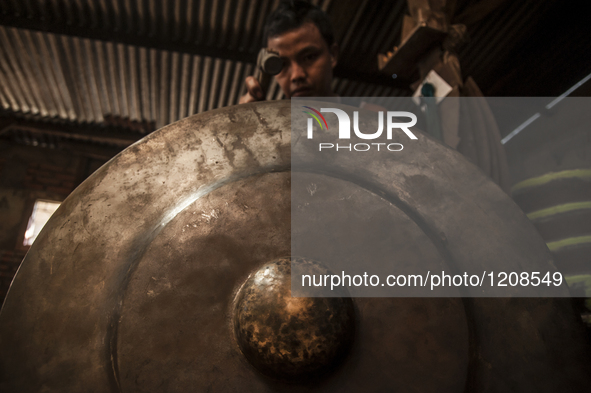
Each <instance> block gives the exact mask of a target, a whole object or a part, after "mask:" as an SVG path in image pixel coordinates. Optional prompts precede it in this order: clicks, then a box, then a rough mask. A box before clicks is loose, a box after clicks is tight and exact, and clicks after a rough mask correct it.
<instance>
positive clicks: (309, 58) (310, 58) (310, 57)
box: [304, 53, 318, 61]
mask: <svg viewBox="0 0 591 393" xmlns="http://www.w3.org/2000/svg"><path fill="white" fill-rule="evenodd" d="M317 58H318V53H310V54H308V55H306V56H304V60H305V61H314V60H316V59H317Z"/></svg>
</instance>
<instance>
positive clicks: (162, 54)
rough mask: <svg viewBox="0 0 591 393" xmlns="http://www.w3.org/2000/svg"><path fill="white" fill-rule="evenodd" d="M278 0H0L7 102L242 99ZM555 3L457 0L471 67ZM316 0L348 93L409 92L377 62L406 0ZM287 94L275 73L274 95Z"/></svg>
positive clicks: (78, 104) (48, 115) (190, 105)
mask: <svg viewBox="0 0 591 393" xmlns="http://www.w3.org/2000/svg"><path fill="white" fill-rule="evenodd" d="M278 2H279V0H252V1H246V0H170V1H157V0H94V1H91V0H88V1H84V0H75V1H72V0H26V1H22V0H0V105H1V106H2V108H3V109H4V111H5V113H9V114H11V115H13V116H21V115H22V116H24V115H27V117H33V118H36V119H53V120H55V119H59V120H63V121H66V122H68V123H74V124H103V125H114V124H115V125H123V126H125V124H126V123H129V122H139V123H142V124H154V125H155V126H156V127H157V128H159V127H162V126H163V125H166V124H168V123H171V122H173V121H176V120H178V119H182V118H184V117H186V116H189V115H191V114H194V113H199V112H203V111H206V110H210V109H214V108H219V107H223V106H227V105H234V104H236V103H237V102H238V99H239V97H240V96H241V95H242V94H243V93H244V86H243V81H244V78H245V77H246V76H248V75H251V74H252V73H253V68H254V61H255V59H256V53H257V51H258V49H259V47H260V44H261V37H262V27H263V22H264V19H265V18H266V16H267V15H268V14H269V13H270V12H271V11H272V10H273V9H274V8H275V7H276V6H277V3H278ZM553 2H554V1H550V2H540V1H537V0H524V1H521V2H511V1H505V0H497V1H496V4H495V5H496V9H495V7H491V9H492V11H488V12H487V13H484V14H482V15H480V16H479V17H478V18H477V19H474V17H472V19H470V16H473V13H472V14H471V13H470V7H471V6H474V5H478V4H480V3H482V1H480V2H475V1H469V0H458V1H457V2H456V14H457V15H459V21H460V22H461V21H462V18H463V19H464V20H466V21H468V22H470V24H468V28H469V33H470V36H471V38H472V40H471V42H470V43H468V44H467V45H465V46H464V47H463V48H462V49H461V50H460V53H459V54H460V59H461V64H462V67H463V70H464V71H465V73H464V74H465V75H466V76H467V75H473V76H474V77H475V79H476V80H477V82H479V79H480V80H484V81H485V82H487V81H488V79H487V78H493V77H494V75H489V74H490V70H492V69H494V66H495V64H497V65H498V64H500V63H502V62H503V61H506V59H505V58H504V57H503V54H504V52H505V51H507V50H508V48H512V47H515V45H517V44H518V43H519V42H520V40H523V37H524V34H526V33H524V31H525V30H527V28H528V27H529V26H531V25H532V24H535V22H536V21H537V20H538V19H539V18H540V15H542V14H543V13H544V10H546V9H547V5H548V4H549V3H553ZM313 3H315V4H317V5H319V6H321V7H322V8H323V9H324V10H326V11H327V12H328V14H329V16H330V17H331V19H332V21H333V22H334V26H335V34H336V38H337V41H338V42H339V44H340V47H341V58H340V61H339V66H338V68H337V70H336V71H335V75H336V77H335V80H334V81H333V87H334V89H335V91H336V92H337V93H338V94H340V95H342V96H372V95H373V96H401V95H408V94H409V93H410V91H409V90H408V89H407V87H406V86H407V85H408V82H409V81H397V80H392V79H391V78H388V77H387V76H385V75H380V74H379V73H378V72H377V61H376V58H377V54H378V53H384V52H386V51H388V50H391V49H392V47H393V46H394V45H396V44H398V42H399V40H400V29H401V24H402V18H403V15H404V14H405V13H407V12H408V11H407V5H406V1H395V2H392V1H387V0H373V1H370V0H339V1H338V2H336V1H331V0H315V1H313ZM481 8H482V7H481ZM479 12H481V13H482V10H479ZM466 15H468V17H466ZM456 19H458V18H456ZM456 21H457V20H456ZM452 22H454V20H453V19H452ZM281 96H282V93H281V91H280V89H279V88H278V86H277V85H276V84H275V83H274V82H273V84H272V85H271V88H270V89H269V94H268V98H269V99H279V98H281ZM138 130H140V131H142V130H145V127H144V128H142V127H139V128H138Z"/></svg>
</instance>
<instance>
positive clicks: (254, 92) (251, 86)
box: [238, 76, 265, 104]
mask: <svg viewBox="0 0 591 393" xmlns="http://www.w3.org/2000/svg"><path fill="white" fill-rule="evenodd" d="M244 83H245V84H246V91H247V92H246V94H245V95H243V96H242V97H240V101H238V103H239V104H246V103H247V102H255V101H263V100H264V99H265V95H264V94H263V89H262V88H261V85H260V83H259V81H258V80H257V79H256V78H255V77H253V76H249V77H247V78H246V79H245V80H244Z"/></svg>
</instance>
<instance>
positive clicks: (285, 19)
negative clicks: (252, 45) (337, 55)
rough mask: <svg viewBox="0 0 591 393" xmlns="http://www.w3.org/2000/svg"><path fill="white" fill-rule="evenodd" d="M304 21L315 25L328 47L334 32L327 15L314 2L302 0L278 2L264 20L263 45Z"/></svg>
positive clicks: (331, 42)
mask: <svg viewBox="0 0 591 393" xmlns="http://www.w3.org/2000/svg"><path fill="white" fill-rule="evenodd" d="M305 23H313V24H314V25H316V27H317V28H318V30H319V31H320V34H321V35H322V38H324V41H326V44H327V45H328V47H329V48H330V46H331V45H332V44H333V42H334V34H333V32H332V26H331V24H330V21H329V20H328V16H327V15H326V13H325V12H324V11H322V10H321V9H320V8H318V7H316V6H315V5H314V4H310V3H309V2H307V1H303V0H287V1H285V0H283V1H281V2H280V3H279V6H278V7H277V9H276V10H275V11H273V12H272V13H271V14H270V15H269V17H268V18H267V21H266V22H265V32H264V34H263V45H264V46H267V40H268V39H269V38H271V37H276V36H278V35H281V34H283V33H287V32H288V31H290V30H293V29H297V28H298V27H300V26H302V25H303V24H305Z"/></svg>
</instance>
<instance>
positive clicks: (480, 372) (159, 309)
mask: <svg viewBox="0 0 591 393" xmlns="http://www.w3.org/2000/svg"><path fill="white" fill-rule="evenodd" d="M290 120H291V116H290V104H289V102H271V103H257V104H248V105H240V106H235V107H229V108H224V109H219V110H215V111H211V112H207V113H204V114H201V115H196V116H192V117H190V118H187V119H185V120H182V121H179V122H177V123H174V124H172V125H169V126H167V127H165V128H163V129H161V130H159V131H157V132H155V133H153V134H152V135H150V136H148V137H147V138H144V139H143V140H141V141H140V142H138V143H136V144H134V145H133V146H131V147H129V148H128V149H127V150H125V151H124V152H122V153H121V154H119V155H118V156H116V157H115V158H113V159H112V160H111V161H109V162H108V163H107V164H106V165H105V166H103V167H102V168H101V169H99V170H98V171H97V172H96V173H94V174H93V175H92V176H91V177H90V178H89V179H88V180H86V181H85V182H84V183H83V184H82V185H81V186H80V187H78V188H77V189H76V190H75V191H74V192H73V193H72V194H71V195H70V196H69V197H68V198H67V200H66V201H65V202H64V203H63V204H62V206H61V207H60V208H59V209H58V211H57V212H56V213H55V214H54V216H53V217H52V218H51V220H50V221H49V223H48V224H47V225H46V226H45V228H44V229H43V231H42V232H41V234H40V235H39V237H38V239H37V241H36V242H35V244H34V245H33V246H32V247H31V249H30V251H29V253H28V254H27V256H26V258H25V260H24V262H23V264H22V266H21V268H20V270H19V272H18V274H17V276H16V278H15V280H14V282H13V283H12V287H11V289H10V291H9V294H8V296H7V299H6V302H5V303H4V306H3V309H2V313H1V315H0V340H1V341H0V355H1V356H0V372H1V375H0V381H1V382H0V391H2V392H52V391H55V392H190V391H195V392H205V391H211V392H264V391H267V392H271V391H326V392H344V391H345V392H347V391H350V392H358V391H368V392H386V391H388V392H463V391H467V392H499V391H507V392H509V391H511V392H557V391H569V392H583V391H588V388H589V385H590V382H591V369H590V367H589V354H590V351H589V346H588V343H587V341H586V338H585V337H584V331H583V328H582V326H581V325H580V324H579V323H578V322H577V319H576V315H575V314H574V312H573V310H572V308H571V306H570V303H569V299H548V298H538V299H516V298H513V299H512V298H495V299H476V298H460V297H459V293H458V297H449V298H438V299H437V298H433V299H424V298H354V299H348V298H334V299H323V298H316V299H305V298H304V299H302V298H291V297H290V296H289V256H290V195H291V194H290V192H291V190H290V177H291V176H290V152H291V150H290V127H291V122H290ZM414 149H416V151H417V152H420V153H421V154H414V155H412V159H410V158H408V157H409V156H408V155H399V156H393V157H395V158H393V160H398V162H396V163H393V164H397V165H399V167H398V168H407V169H408V168H414V169H412V170H410V172H409V171H402V170H398V171H396V170H392V171H388V172H379V173H377V172H376V173H374V175H375V177H374V178H373V183H372V184H373V185H374V188H373V189H371V190H368V189H365V188H364V186H363V185H362V184H361V185H360V184H353V183H348V182H347V181H346V177H342V176H341V178H339V179H334V178H331V176H330V174H318V173H310V174H309V176H310V178H311V179H312V178H313V179H315V181H316V182H317V183H320V182H322V181H325V182H336V183H338V182H340V183H339V184H340V185H338V187H341V188H342V189H348V190H353V189H355V190H358V192H356V194H355V195H358V198H357V197H355V198H357V199H355V198H352V199H349V200H345V201H343V203H344V205H338V206H337V205H334V208H335V209H337V208H338V209H341V208H342V209H343V211H346V207H347V206H348V205H347V204H348V203H365V202H364V201H373V202H371V204H372V206H378V205H379V206H382V208H383V210H381V211H384V212H386V213H385V214H384V215H382V217H387V220H386V219H385V220H386V221H388V220H391V221H392V222H395V223H396V225H392V227H393V229H392V230H393V231H396V233H394V235H395V236H393V237H392V238H393V242H399V243H398V246H399V250H401V251H400V252H405V253H407V256H408V258H419V257H420V258H426V259H429V258H431V259H430V260H432V261H433V263H437V264H443V265H445V263H447V262H446V261H447V260H448V259H449V258H452V259H454V258H456V259H457V260H458V261H459V260H461V259H462V258H467V257H468V256H470V257H476V258H478V257H479V256H482V257H483V258H485V257H486V258H490V257H491V253H493V256H494V253H495V252H498V253H499V254H498V255H508V254H514V255H516V256H517V257H516V258H517V259H516V260H518V261H520V262H519V263H520V266H518V268H522V267H524V266H536V265H540V264H541V265H542V266H544V268H548V267H549V266H550V264H549V261H550V257H549V253H548V250H547V248H546V247H545V245H544V243H543V241H542V240H541V239H540V238H539V236H538V235H537V234H536V232H535V230H534V229H533V227H532V225H531V224H530V223H529V222H528V221H527V219H526V217H525V215H524V214H523V213H522V212H521V211H520V210H519V209H518V208H517V207H516V206H515V205H514V204H513V202H512V201H511V200H510V198H509V197H507V196H506V195H505V194H503V192H502V191H501V190H500V189H499V188H498V187H497V186H495V185H494V184H493V183H492V182H491V181H489V180H487V179H486V177H485V176H484V175H483V174H482V173H481V172H480V171H479V170H478V169H477V168H476V167H474V166H472V165H471V164H469V163H468V162H467V161H466V160H465V159H464V158H463V157H462V156H460V155H459V154H458V153H456V152H455V151H452V150H450V149H448V148H446V147H444V146H443V145H441V144H439V143H437V142H435V141H433V140H431V139H429V138H428V137H426V136H425V135H423V134H420V135H419V140H418V141H417V143H416V144H415V145H414ZM364 170H365V171H370V170H373V169H371V166H368V167H367V168H364ZM409 173H410V174H411V175H412V176H410V175H409ZM336 183H335V184H336ZM376 184H377V185H378V186H375V185H376ZM379 184H382V185H383V187H384V189H386V188H391V189H394V191H392V192H394V193H398V194H397V195H398V197H399V198H400V200H404V201H405V203H407V204H410V205H412V204H416V205H417V206H416V209H415V210H414V211H415V212H417V214H419V215H421V217H423V218H424V222H425V223H426V224H425V225H427V226H429V228H438V231H439V232H434V233H436V235H437V236H438V238H439V240H437V242H438V243H437V242H436V241H435V240H434V239H433V234H432V233H431V234H426V233H425V230H426V227H425V226H421V225H417V223H416V220H413V219H412V218H409V216H408V212H405V211H403V210H401V209H400V207H399V206H396V205H395V204H392V203H390V202H388V200H387V199H384V198H382V197H381V196H380V195H379V190H377V191H376V188H375V187H378V188H379ZM338 187H337V188H338ZM319 196H320V197H319ZM316 197H319V198H320V199H318V198H317V199H315V200H316V201H317V202H318V203H319V205H318V212H319V213H318V214H324V213H323V212H326V214H331V212H330V211H327V210H330V209H326V208H325V207H324V205H322V195H321V194H320V193H319V194H316ZM327 197H328V196H327ZM445 206H447V208H446V209H443V208H442V207H445ZM460 206H461V207H460ZM454 209H456V210H454ZM453 212H456V213H457V212H460V213H461V214H455V213H454V214H452V213H453ZM332 213H334V212H332ZM476 218H477V219H476ZM483 228H486V229H487V230H490V231H491V233H492V232H494V233H499V234H502V235H499V236H498V237H497V238H495V239H494V241H492V240H491V243H490V244H484V245H483V244H474V243H473V242H472V241H467V240H466V241H463V240H462V239H463V238H465V239H472V238H473V236H477V234H478V233H484V232H482V231H483V230H484V229H483ZM479 231H480V232H479ZM503 239H505V240H503ZM310 241H313V239H311V240H310ZM503 241H504V242H505V244H504V245H503V247H502V250H500V249H499V247H496V246H495V247H493V245H494V244H496V243H495V242H503ZM434 243H437V244H434ZM442 253H443V254H446V255H447V256H446V255H443V256H442ZM310 257H311V262H310V263H314V262H313V261H312V260H315V259H321V256H320V257H318V256H310ZM316 257H318V258H316ZM446 258H447V259H446ZM512 263H514V262H513V261H511V260H507V259H505V258H500V259H499V266H500V267H503V268H506V269H508V270H516V267H515V266H511V264H512ZM511 268H513V269H511ZM318 269H322V268H321V267H318ZM269 294H271V295H272V296H271V295H269ZM275 325H277V326H279V328H278V329H275V328H274V326H275ZM274 329H275V330H274ZM293 348H297V350H294V349H293Z"/></svg>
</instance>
